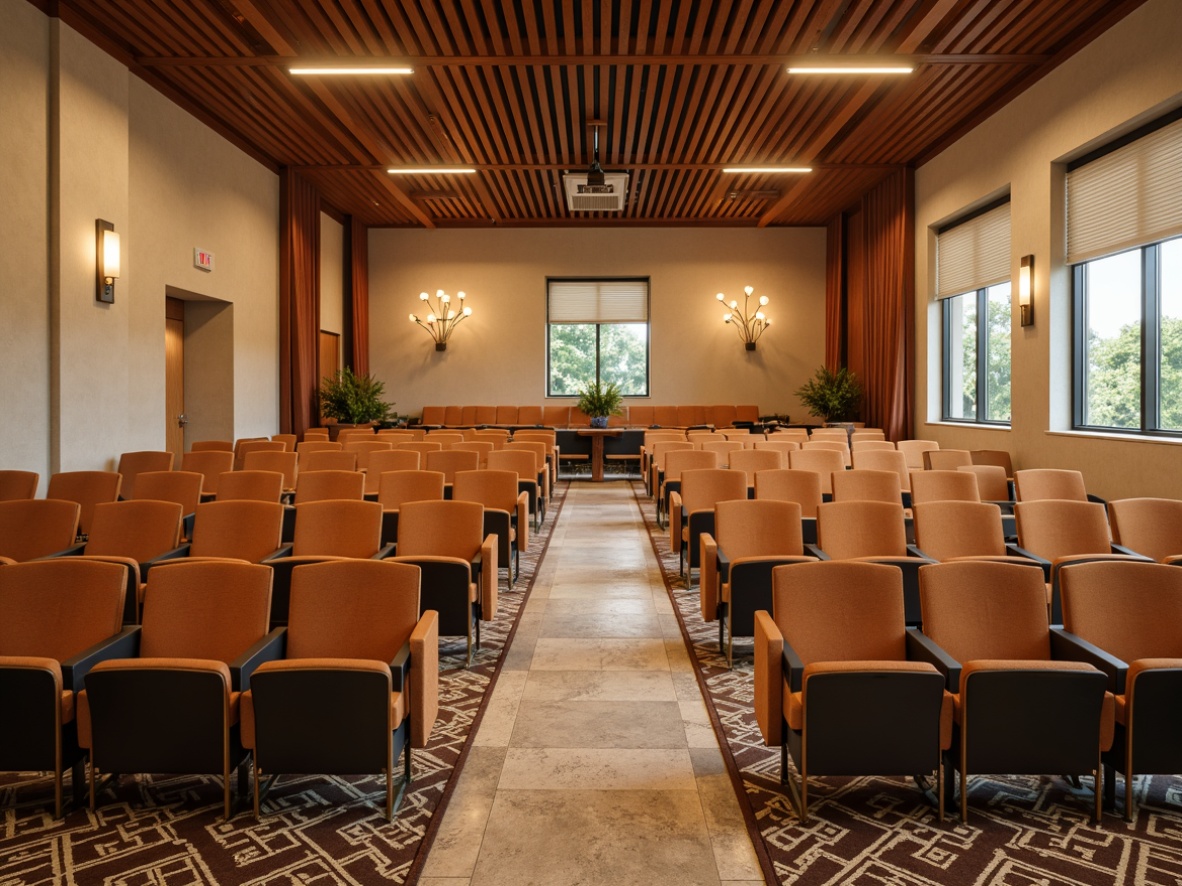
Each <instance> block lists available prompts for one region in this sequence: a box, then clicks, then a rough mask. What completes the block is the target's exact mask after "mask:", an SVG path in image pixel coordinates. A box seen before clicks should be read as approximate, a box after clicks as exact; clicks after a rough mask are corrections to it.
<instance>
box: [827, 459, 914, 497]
mask: <svg viewBox="0 0 1182 886" xmlns="http://www.w3.org/2000/svg"><path fill="white" fill-rule="evenodd" d="M832 482H833V500H834V501H885V502H887V503H889V504H895V503H896V502H897V503H898V504H900V505H902V504H903V497H902V492H901V490H900V489H899V475H898V474H896V473H895V472H894V471H872V470H870V469H869V468H857V469H855V470H852V471H838V472H836V473H834V475H833V481H832Z"/></svg>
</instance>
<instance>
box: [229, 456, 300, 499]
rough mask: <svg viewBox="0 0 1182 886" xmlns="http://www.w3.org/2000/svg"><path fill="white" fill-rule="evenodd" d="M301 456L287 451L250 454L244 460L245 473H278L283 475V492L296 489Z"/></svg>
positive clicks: (243, 468)
mask: <svg viewBox="0 0 1182 886" xmlns="http://www.w3.org/2000/svg"><path fill="white" fill-rule="evenodd" d="M298 465H299V455H297V454H296V453H294V452H288V451H287V450H277V451H263V452H248V453H247V454H246V456H245V457H244V458H243V459H242V470H244V471H277V472H278V473H280V474H282V475H283V491H284V492H292V491H293V490H294V489H295V488H296V474H297V472H298Z"/></svg>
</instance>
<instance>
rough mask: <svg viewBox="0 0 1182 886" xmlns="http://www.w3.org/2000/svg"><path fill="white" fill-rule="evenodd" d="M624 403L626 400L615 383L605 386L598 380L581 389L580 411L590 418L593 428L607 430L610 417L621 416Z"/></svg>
mask: <svg viewBox="0 0 1182 886" xmlns="http://www.w3.org/2000/svg"><path fill="white" fill-rule="evenodd" d="M623 403H624V398H623V396H622V395H621V394H620V389H619V388H618V387H616V384H615V382H609V383H608V384H606V385H605V384H603V383H602V382H601V381H599V380H596V381H592V382H588V383H587V384H585V385H584V386H583V387H581V388H580V389H579V402H578V408H579V411H581V412H582V413H583V414H584V415H587V416H590V418H591V427H593V428H606V427H607V420H608V417H609V416H612V415H619V414H620V413H621V412H622V411H623Z"/></svg>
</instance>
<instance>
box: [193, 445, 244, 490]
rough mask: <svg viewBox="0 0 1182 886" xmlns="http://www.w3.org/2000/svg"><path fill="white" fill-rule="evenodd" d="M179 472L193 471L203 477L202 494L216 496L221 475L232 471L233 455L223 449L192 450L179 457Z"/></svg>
mask: <svg viewBox="0 0 1182 886" xmlns="http://www.w3.org/2000/svg"><path fill="white" fill-rule="evenodd" d="M181 470H182V471H194V472H196V473H198V474H201V475H202V476H204V477H205V482H204V483H203V484H202V485H201V491H202V493H208V494H211V495H217V491H218V482H219V481H220V479H221V476H222V474H226V473H229V472H230V471H232V470H234V453H233V452H229V451H226V450H224V449H205V450H196V449H194V450H193V451H192V452H186V453H185V454H184V455H183V456H182V457H181Z"/></svg>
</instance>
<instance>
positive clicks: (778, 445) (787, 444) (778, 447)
mask: <svg viewBox="0 0 1182 886" xmlns="http://www.w3.org/2000/svg"><path fill="white" fill-rule="evenodd" d="M752 448H753V449H771V450H774V451H776V452H782V453H784V465H785V466H787V464H788V453H789V452H796V451H797V450H798V449H800V444H799V443H798V442H796V441H795V440H777V439H776V438H775V437H772V438H771V439H769V440H765V439H763V438H762V437H757V438H756V439H755V443H754V444H753V445H752Z"/></svg>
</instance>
